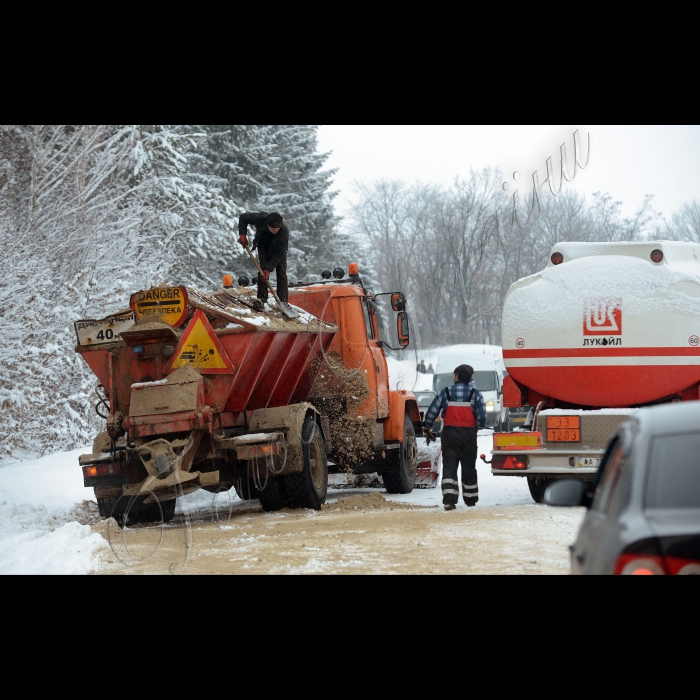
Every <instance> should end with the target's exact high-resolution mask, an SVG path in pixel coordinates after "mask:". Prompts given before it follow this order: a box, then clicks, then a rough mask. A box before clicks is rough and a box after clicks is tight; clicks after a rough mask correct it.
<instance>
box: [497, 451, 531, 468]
mask: <svg viewBox="0 0 700 700" xmlns="http://www.w3.org/2000/svg"><path fill="white" fill-rule="evenodd" d="M527 467H528V459H527V457H525V456H523V455H508V456H506V455H497V454H495V455H493V457H492V459H491V469H527Z"/></svg>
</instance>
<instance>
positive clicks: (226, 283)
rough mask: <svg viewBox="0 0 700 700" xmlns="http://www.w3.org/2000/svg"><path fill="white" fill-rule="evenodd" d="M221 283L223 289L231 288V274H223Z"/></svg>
mask: <svg viewBox="0 0 700 700" xmlns="http://www.w3.org/2000/svg"><path fill="white" fill-rule="evenodd" d="M223 285H224V288H225V289H231V287H233V277H231V275H224V279H223Z"/></svg>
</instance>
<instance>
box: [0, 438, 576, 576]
mask: <svg viewBox="0 0 700 700" xmlns="http://www.w3.org/2000/svg"><path fill="white" fill-rule="evenodd" d="M491 435H492V433H491V431H490V430H485V431H482V432H481V433H480V435H479V441H478V442H479V454H481V453H485V454H487V455H488V454H490V449H491ZM424 444H425V443H424V441H423V439H422V438H419V445H420V451H421V458H422V459H425V457H426V452H433V453H434V452H435V451H436V450H437V449H438V447H439V442H438V443H437V445H436V444H432V445H431V446H430V448H429V449H428V450H426V448H425V447H424ZM89 451H90V450H89V448H88V447H84V448H80V449H77V450H72V451H70V452H64V453H59V454H54V455H49V456H45V457H42V458H41V459H37V460H34V461H30V462H25V463H24V464H22V465H18V466H10V467H5V468H1V469H0V573H1V574H85V573H88V572H91V571H97V570H99V569H100V567H101V566H103V564H102V562H104V560H105V557H104V554H105V551H106V550H107V548H108V546H109V544H108V542H107V541H106V539H104V537H102V536H101V535H100V534H99V533H98V532H96V531H94V530H93V529H92V528H91V527H90V526H91V525H96V524H98V523H99V521H100V519H99V516H98V514H97V504H96V502H95V498H94V495H93V492H92V489H86V488H84V487H83V482H82V473H81V470H80V468H79V466H78V456H79V455H80V454H83V453H85V452H89ZM477 471H478V474H479V504H478V509H479V510H481V509H494V514H500V513H501V512H504V511H503V508H504V507H508V508H507V510H506V511H505V514H506V515H507V516H508V517H507V520H508V522H509V523H510V524H512V536H511V535H509V539H510V540H511V542H510V546H515V547H517V546H518V538H522V539H523V542H522V545H523V546H526V545H527V546H532V545H533V544H536V543H537V541H540V542H542V543H546V542H550V541H551V540H552V539H556V541H557V542H559V540H560V539H561V538H562V533H564V540H566V539H567V538H569V540H573V536H574V535H575V531H576V529H577V526H578V523H579V522H580V519H581V518H582V515H583V509H554V508H548V507H547V506H540V505H536V504H534V503H533V501H532V498H531V497H530V493H529V491H528V488H527V483H526V481H525V479H523V478H518V477H494V476H492V475H491V473H490V470H489V467H488V465H486V464H484V463H483V462H482V461H481V460H480V459H479V460H477ZM377 491H378V490H377V489H338V490H336V489H333V490H331V491H329V495H328V499H327V503H328V504H333V503H334V502H336V501H337V500H338V499H342V498H347V497H349V496H352V495H358V494H368V493H377ZM381 494H382V495H383V496H384V498H386V499H387V500H389V501H397V502H401V503H403V504H406V505H416V506H433V507H437V508H438V509H439V508H440V506H441V503H442V497H441V493H440V489H439V488H435V489H415V490H414V491H413V492H412V493H410V494H405V495H389V494H387V493H386V492H385V491H384V490H383V489H382V490H381ZM232 498H233V499H234V505H236V507H237V508H238V507H240V506H243V505H244V504H243V503H242V502H240V501H238V499H237V498H236V497H235V495H233V496H232ZM181 500H184V502H182V503H179V505H178V510H182V509H187V510H188V511H189V512H192V513H195V512H199V513H201V512H202V511H207V510H211V504H212V494H210V493H208V492H204V491H200V492H197V493H194V494H191V495H189V496H187V497H185V499H181ZM461 510H465V511H466V510H467V509H466V507H465V506H464V505H463V504H460V505H459V506H458V511H461ZM470 510H472V509H470ZM397 512H398V511H397ZM411 512H415V511H411ZM472 512H474V511H473V510H472ZM446 515H449V514H446ZM484 515H487V514H486V513H484ZM519 519H520V520H522V522H519ZM440 522H442V521H440ZM444 522H445V523H446V526H445V529H444V536H445V538H447V539H450V538H454V539H455V540H456V539H459V538H463V537H464V533H463V531H461V530H460V529H459V528H455V527H451V526H450V527H447V525H448V524H449V521H444ZM521 525H522V526H523V527H520V526H521ZM483 527H486V525H482V528H483ZM509 527H510V525H509ZM566 544H568V541H567V542H563V543H562V545H561V547H559V544H557V551H558V550H559V549H561V550H562V551H561V562H560V566H559V568H560V569H561V566H562V563H564V564H565V562H566V560H567V557H568V552H567V551H566V546H565V545H566ZM499 570H500V569H494V572H496V571H499ZM516 573H517V570H516Z"/></svg>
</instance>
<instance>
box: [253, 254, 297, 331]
mask: <svg viewBox="0 0 700 700" xmlns="http://www.w3.org/2000/svg"><path fill="white" fill-rule="evenodd" d="M245 249H246V250H247V251H248V255H250V259H251V260H252V261H253V262H254V263H255V267H257V268H258V272H259V273H260V276H261V277H262V278H263V279H264V280H265V284H267V288H268V289H269V290H270V291H271V292H272V296H273V297H275V301H276V302H277V306H278V307H279V310H280V311H281V312H282V313H283V314H284V315H285V316H287V317H288V318H297V317H298V316H299V312H298V311H296V310H295V309H293V308H292V307H291V306H290V305H289V304H288V303H287V302H286V301H280V298H279V297H278V296H277V292H275V290H274V289H273V288H272V285H271V284H270V280H269V279H267V278H266V277H265V275H264V274H263V271H262V268H261V267H260V263H259V262H258V260H257V258H256V257H255V256H254V255H253V251H252V250H251V249H250V248H249V247H248V246H246V247H245Z"/></svg>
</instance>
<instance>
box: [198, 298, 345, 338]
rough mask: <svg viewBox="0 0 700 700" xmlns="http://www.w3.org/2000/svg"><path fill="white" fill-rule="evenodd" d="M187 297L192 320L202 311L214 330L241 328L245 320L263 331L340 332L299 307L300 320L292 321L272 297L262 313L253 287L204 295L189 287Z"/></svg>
mask: <svg viewBox="0 0 700 700" xmlns="http://www.w3.org/2000/svg"><path fill="white" fill-rule="evenodd" d="M187 294H188V305H189V307H190V311H189V313H188V314H187V317H188V319H189V318H191V317H192V315H194V312H195V309H201V310H202V311H204V313H205V314H206V316H207V318H208V319H209V321H210V322H211V323H212V325H213V326H214V328H235V327H236V325H239V326H240V325H241V324H240V323H239V324H236V322H237V321H239V320H241V321H245V322H246V323H249V324H252V325H253V326H256V327H257V328H258V330H261V331H286V332H287V333H318V332H335V331H337V330H338V328H337V327H336V326H334V325H332V324H330V323H325V322H324V321H322V320H320V319H318V318H316V316H314V315H313V314H310V313H308V311H304V310H303V309H301V308H299V307H297V306H292V308H293V309H295V310H296V311H297V312H298V313H299V316H298V317H297V318H289V317H288V316H286V315H285V314H283V313H282V312H281V311H280V309H279V308H278V307H277V302H276V301H275V299H274V297H273V296H272V295H270V296H269V297H268V300H267V302H266V303H265V306H264V308H263V309H262V310H261V311H258V310H257V309H255V308H253V301H254V300H255V298H256V290H255V289H253V288H251V287H232V288H230V289H223V288H222V289H219V290H218V291H216V292H203V291H200V290H198V289H194V288H190V287H188V288H187ZM223 321H226V323H224V322H223ZM251 330H252V329H251Z"/></svg>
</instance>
